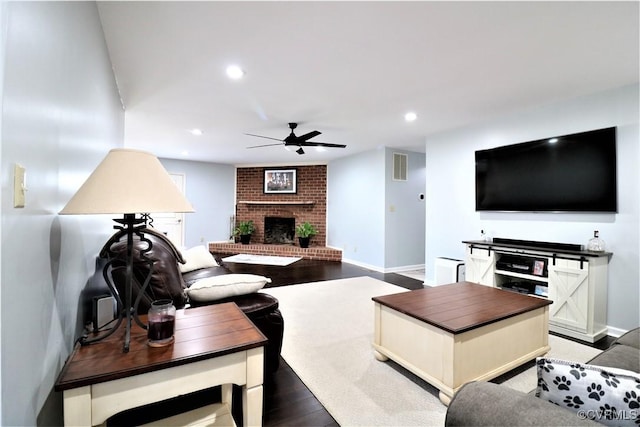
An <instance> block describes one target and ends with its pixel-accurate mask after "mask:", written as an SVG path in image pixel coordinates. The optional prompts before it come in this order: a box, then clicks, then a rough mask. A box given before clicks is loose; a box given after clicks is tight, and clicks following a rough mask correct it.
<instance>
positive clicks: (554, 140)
mask: <svg viewBox="0 0 640 427" xmlns="http://www.w3.org/2000/svg"><path fill="white" fill-rule="evenodd" d="M556 142H558V138H551V139H550V140H549V144H555V143H556Z"/></svg>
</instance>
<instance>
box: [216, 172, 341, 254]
mask: <svg viewBox="0 0 640 427" xmlns="http://www.w3.org/2000/svg"><path fill="white" fill-rule="evenodd" d="M265 169H267V170H268V169H295V170H296V178H297V179H296V192H295V193H279V194H271V193H269V194H265V192H264V176H265ZM236 174H237V175H236V176H237V178H236V180H237V181H236V223H237V222H239V221H248V220H253V222H254V224H255V225H256V231H255V232H254V233H253V234H252V236H251V244H250V245H241V246H242V247H238V246H239V244H237V243H236V244H222V243H213V244H211V245H210V250H211V251H212V252H220V251H226V252H220V253H232V252H233V253H251V254H255V255H283V256H303V257H305V258H312V259H325V260H331V261H340V260H341V259H342V253H341V251H339V250H335V249H329V248H326V247H325V246H326V239H327V230H326V222H327V166H326V165H313V166H297V167H295V168H294V167H278V168H272V167H269V168H264V167H249V168H238V169H236ZM265 218H278V219H279V220H280V222H281V223H291V225H292V226H293V227H295V226H296V225H298V224H300V223H303V222H305V221H309V222H310V223H311V224H313V225H314V226H315V228H316V229H317V230H318V234H316V235H315V236H313V238H312V239H311V245H310V247H309V248H308V249H303V248H300V247H299V246H298V243H297V237H295V236H293V239H289V240H288V241H287V240H286V238H285V241H280V242H273V243H269V241H272V239H270V237H271V236H270V233H268V234H267V242H265ZM294 229H295V228H294ZM289 237H291V236H289ZM234 251H235V252H234Z"/></svg>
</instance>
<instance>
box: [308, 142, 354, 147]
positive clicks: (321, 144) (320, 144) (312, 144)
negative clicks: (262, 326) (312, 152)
mask: <svg viewBox="0 0 640 427" xmlns="http://www.w3.org/2000/svg"><path fill="white" fill-rule="evenodd" d="M299 145H302V146H304V147H330V148H346V147H347V146H346V145H344V144H331V143H329V142H301V143H300V144H299Z"/></svg>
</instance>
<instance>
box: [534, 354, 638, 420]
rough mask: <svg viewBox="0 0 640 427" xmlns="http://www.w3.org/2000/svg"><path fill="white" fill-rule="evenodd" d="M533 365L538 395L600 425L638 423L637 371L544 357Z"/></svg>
mask: <svg viewBox="0 0 640 427" xmlns="http://www.w3.org/2000/svg"><path fill="white" fill-rule="evenodd" d="M536 366H537V370H538V387H537V389H536V396H537V397H539V398H541V399H545V400H548V401H549V402H551V403H555V404H556V405H559V406H563V407H565V408H567V409H569V410H571V411H574V412H576V415H577V416H578V417H579V418H582V419H587V418H588V419H592V420H594V421H596V422H599V423H601V424H606V425H610V426H627V425H628V426H636V427H637V426H638V425H639V424H640V374H637V373H635V372H632V371H626V370H623V369H616V368H609V367H604V366H595V365H587V364H584V363H575V362H569V361H566V360H559V359H549V358H544V357H539V358H538V359H536Z"/></svg>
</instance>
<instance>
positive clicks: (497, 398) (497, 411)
mask: <svg viewBox="0 0 640 427" xmlns="http://www.w3.org/2000/svg"><path fill="white" fill-rule="evenodd" d="M445 426H447V427H455V426H601V424H598V423H596V422H594V421H591V420H583V419H580V418H579V417H578V415H577V414H576V413H574V412H571V411H569V410H567V409H564V408H561V407H559V406H557V405H554V404H553V403H550V402H547V401H545V400H542V399H538V398H537V397H535V396H534V395H533V394H526V393H522V392H519V391H516V390H513V389H510V388H508V387H506V386H501V385H498V384H494V383H488V382H473V383H468V384H465V385H464V386H463V387H462V388H461V389H460V390H458V392H457V393H456V394H455V396H454V397H453V399H452V400H451V403H450V404H449V408H448V409H447V416H446V419H445Z"/></svg>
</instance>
